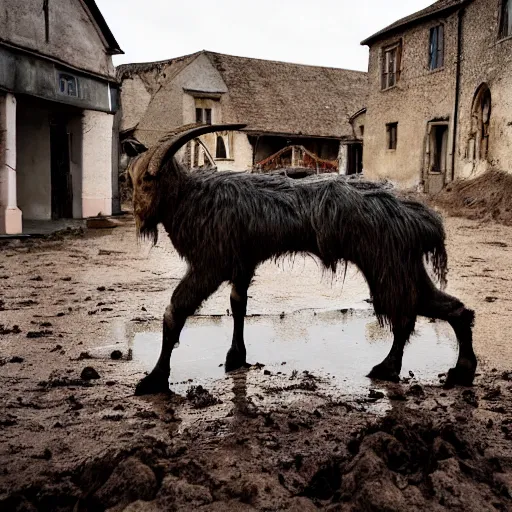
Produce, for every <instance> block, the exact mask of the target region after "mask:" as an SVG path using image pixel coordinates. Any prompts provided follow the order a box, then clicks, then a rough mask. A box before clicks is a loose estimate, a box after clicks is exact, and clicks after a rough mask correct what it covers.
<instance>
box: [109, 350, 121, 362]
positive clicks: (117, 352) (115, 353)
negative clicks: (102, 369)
mask: <svg viewBox="0 0 512 512" xmlns="http://www.w3.org/2000/svg"><path fill="white" fill-rule="evenodd" d="M122 357H123V353H122V352H121V351H120V350H114V351H113V352H112V353H111V354H110V359H113V360H114V361H117V360H119V359H122Z"/></svg>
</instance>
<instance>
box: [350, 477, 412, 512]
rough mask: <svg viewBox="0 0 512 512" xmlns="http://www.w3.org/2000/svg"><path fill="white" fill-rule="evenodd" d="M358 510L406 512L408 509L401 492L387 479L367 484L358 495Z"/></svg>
mask: <svg viewBox="0 0 512 512" xmlns="http://www.w3.org/2000/svg"><path fill="white" fill-rule="evenodd" d="M356 503H357V504H358V505H359V507H360V508H357V507H356V509H357V510H378V511H379V512H405V511H407V510H409V509H408V507H407V505H406V502H405V499H404V496H403V494H402V493H401V492H400V490H399V489H398V488H397V487H396V486H395V485H394V484H393V483H392V482H391V480H388V479H386V478H382V479H379V480H374V481H372V482H365V483H364V484H363V485H362V487H361V490H360V491H359V493H358V496H357V499H356Z"/></svg>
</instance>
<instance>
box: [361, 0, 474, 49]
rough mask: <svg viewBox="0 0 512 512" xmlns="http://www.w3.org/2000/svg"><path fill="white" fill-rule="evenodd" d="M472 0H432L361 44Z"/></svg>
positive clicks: (371, 41)
mask: <svg viewBox="0 0 512 512" xmlns="http://www.w3.org/2000/svg"><path fill="white" fill-rule="evenodd" d="M472 1H473V0H437V1H436V2H433V3H432V4H430V5H429V6H427V7H425V8H424V9H420V10H419V11H416V12H413V13H411V14H409V15H407V16H404V17H403V18H400V19H398V20H397V21H395V22H393V23H391V24H390V25H387V26H386V27H384V28H383V29H381V30H379V31H378V32H375V33H374V34H372V35H371V36H369V37H367V38H366V39H364V40H363V41H361V45H363V46H370V44H373V43H374V42H375V41H376V40H378V39H380V38H382V37H384V36H386V35H387V34H389V33H390V32H393V31H394V30H398V29H400V28H405V27H406V26H408V25H411V24H413V23H420V22H421V21H423V20H424V19H426V18H428V17H429V16H435V15H437V14H439V13H441V12H444V11H447V10H450V9H456V8H457V7H461V6H463V5H465V4H468V3H470V2H472ZM436 4H437V6H436Z"/></svg>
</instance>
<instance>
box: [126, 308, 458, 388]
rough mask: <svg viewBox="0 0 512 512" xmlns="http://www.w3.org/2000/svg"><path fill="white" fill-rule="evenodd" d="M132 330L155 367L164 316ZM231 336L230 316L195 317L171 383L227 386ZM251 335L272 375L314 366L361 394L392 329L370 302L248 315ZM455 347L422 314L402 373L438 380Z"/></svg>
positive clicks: (145, 363) (254, 355)
mask: <svg viewBox="0 0 512 512" xmlns="http://www.w3.org/2000/svg"><path fill="white" fill-rule="evenodd" d="M125 336H126V343H127V347H128V348H130V349H131V350H132V354H133V358H134V359H135V360H136V361H139V362H140V364H141V366H142V367H143V368H144V369H146V370H151V368H152V367H153V365H154V363H155V361H156V360H157V358H158V354H159V350H160V340H161V332H160V323H159V322H158V324H156V323H155V325H152V326H151V328H150V329H148V326H147V325H145V326H138V327H133V325H132V326H129V328H128V329H127V330H126V331H125ZM231 336H232V318H230V317H227V316H219V317H212V316H204V317H194V318H192V319H190V320H189V322H188V323H187V326H186V328H185V329H184V331H183V333H182V336H181V342H180V345H179V347H178V348H176V349H175V350H174V352H173V355H172V364H171V366H172V370H171V379H170V380H171V383H172V388H173V389H174V390H175V391H177V392H178V393H181V392H184V391H185V390H186V389H187V388H188V387H189V386H190V385H191V383H193V384H202V385H204V386H208V387H211V386H214V387H223V381H226V380H229V379H228V377H226V375H225V373H224V368H223V362H224V358H225V355H226V351H227V349H228V348H229V345H230V343H231ZM245 341H246V346H247V360H248V362H250V363H256V362H258V363H262V364H264V365H265V370H268V371H270V372H271V373H272V375H281V378H282V379H283V378H286V379H289V377H291V376H292V375H296V374H297V373H299V374H302V372H304V371H307V372H310V373H312V374H313V375H315V376H320V377H323V378H325V381H327V382H329V384H330V386H331V387H335V388H337V390H338V391H339V392H340V393H341V394H343V395H361V394H367V393H368V389H369V387H370V385H371V381H370V379H368V378H366V377H365V375H366V374H367V373H368V372H369V370H370V369H371V368H372V366H374V365H375V364H377V363H379V362H380V361H381V360H382V359H383V358H384V357H385V356H386V354H387V353H388V351H389V349H390V347H391V342H392V336H391V334H390V333H389V332H388V331H387V330H386V329H382V328H380V327H379V325H378V323H377V321H376V319H375V317H374V316H373V314H372V312H371V311H369V310H343V311H339V310H338V311H315V310H305V311H297V312H295V313H292V314H286V315H284V316H282V315H262V316H254V317H248V318H247V320H246V328H245ZM456 355H457V352H456V340H455V337H454V335H453V331H451V329H450V327H449V326H448V325H447V324H445V323H442V322H436V323H430V322H428V321H427V320H424V319H420V320H419V321H418V323H417V328H416V333H415V335H414V336H413V338H412V339H411V342H410V343H409V344H408V346H407V347H406V350H405V355H404V360H403V369H402V376H408V375H409V371H412V372H413V373H414V375H415V377H416V378H417V379H418V380H419V381H420V382H422V383H433V382H438V374H439V373H441V372H445V371H446V370H447V369H448V368H449V367H451V366H452V365H453V364H454V362H455V359H456ZM278 372H280V373H278ZM251 373H252V372H251ZM259 373H261V372H259ZM372 387H373V386H372Z"/></svg>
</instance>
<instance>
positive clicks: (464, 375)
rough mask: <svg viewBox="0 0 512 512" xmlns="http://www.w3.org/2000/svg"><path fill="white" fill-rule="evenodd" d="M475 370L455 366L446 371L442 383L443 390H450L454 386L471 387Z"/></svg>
mask: <svg viewBox="0 0 512 512" xmlns="http://www.w3.org/2000/svg"><path fill="white" fill-rule="evenodd" d="M475 371H476V369H475V370H474V369H471V368H465V367H460V366H456V367H455V368H450V369H449V370H448V375H447V376H446V381H445V383H444V386H443V387H444V389H451V388H453V387H455V386H466V387H469V386H472V385H473V379H474V378H475Z"/></svg>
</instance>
